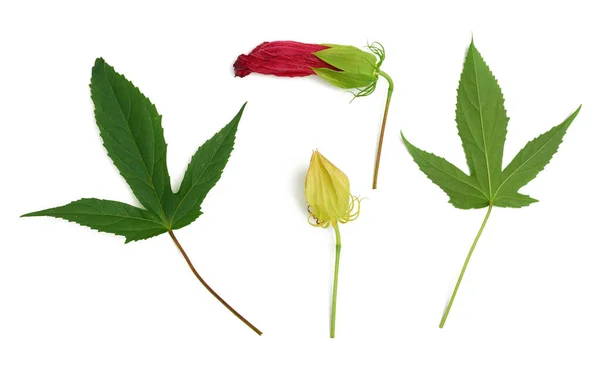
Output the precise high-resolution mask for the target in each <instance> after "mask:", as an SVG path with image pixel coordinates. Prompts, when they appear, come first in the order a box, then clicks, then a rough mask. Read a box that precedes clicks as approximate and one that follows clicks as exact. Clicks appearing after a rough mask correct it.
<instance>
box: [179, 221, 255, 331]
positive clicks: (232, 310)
mask: <svg viewBox="0 0 600 366" xmlns="http://www.w3.org/2000/svg"><path fill="white" fill-rule="evenodd" d="M169 235H170V236H171V239H173V242H174V243H175V245H176V246H177V249H179V251H180V252H181V255H183V258H184V259H185V261H186V262H187V264H188V266H190V269H191V270H192V272H194V275H195V276H196V278H197V279H198V281H200V283H201V284H202V285H204V287H205V288H206V289H207V290H208V292H210V293H211V294H212V295H213V296H214V297H216V298H217V300H219V302H221V304H223V306H225V307H226V308H227V309H228V310H229V311H231V312H232V313H233V315H235V316H237V317H238V319H240V320H241V321H243V322H244V323H245V324H246V325H247V326H249V327H250V328H251V329H252V330H253V331H255V332H256V334H258V335H262V332H261V331H260V330H259V329H258V328H257V327H255V326H254V325H252V323H250V322H249V321H248V320H246V318H244V317H243V316H242V315H241V314H240V313H238V312H237V311H235V309H234V308H232V307H231V306H230V305H229V304H228V303H227V302H225V300H223V299H222V298H221V296H219V295H218V294H217V293H216V292H215V291H214V290H213V289H212V288H210V286H209V285H208V284H207V283H206V282H205V281H204V279H202V277H201V276H200V274H199V273H198V271H196V268H194V265H193V264H192V261H190V258H189V257H188V256H187V254H186V252H185V250H183V247H182V246H181V244H179V241H178V240H177V238H176V237H175V234H173V231H172V230H169Z"/></svg>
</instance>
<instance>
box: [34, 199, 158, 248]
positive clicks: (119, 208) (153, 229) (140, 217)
mask: <svg viewBox="0 0 600 366" xmlns="http://www.w3.org/2000/svg"><path fill="white" fill-rule="evenodd" d="M31 216H52V217H57V218H61V219H65V220H68V221H71V222H76V223H78V224H79V225H83V226H87V227H90V228H92V229H95V230H98V231H102V232H105V233H112V234H117V235H122V236H124V237H125V238H126V243H128V242H130V241H132V240H141V239H148V238H151V237H153V236H156V235H159V234H162V233H165V232H167V228H166V227H165V226H164V224H163V223H162V222H161V221H160V220H159V219H158V217H156V216H155V215H154V214H152V213H150V212H148V211H146V210H142V209H139V208H137V207H134V206H131V205H128V204H125V203H121V202H116V201H108V200H99V199H96V198H84V199H80V200H79V201H74V202H71V203H69V204H66V205H64V206H60V207H55V208H50V209H47V210H42V211H37V212H32V213H28V214H25V215H23V217H31Z"/></svg>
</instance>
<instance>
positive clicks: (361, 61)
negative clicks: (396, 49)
mask: <svg viewBox="0 0 600 366" xmlns="http://www.w3.org/2000/svg"><path fill="white" fill-rule="evenodd" d="M323 46H327V47H329V48H326V49H324V50H321V51H317V52H315V53H314V55H315V56H317V57H318V58H319V59H321V60H322V61H324V62H326V63H327V64H329V65H331V66H332V67H335V68H337V69H338V70H333V69H329V68H314V69H313V71H314V72H315V74H317V75H318V76H320V77H321V78H323V79H324V80H326V81H328V82H330V83H331V84H333V85H335V86H336V87H338V88H342V89H358V90H360V92H359V93H355V94H354V96H355V97H360V96H366V95H369V94H371V93H372V92H373V91H374V90H375V86H376V84H377V80H378V79H379V67H380V66H381V63H382V62H383V59H384V58H385V52H384V50H383V47H381V45H379V44H378V43H377V44H373V45H371V46H369V49H370V50H371V52H374V53H375V54H373V53H370V52H367V51H363V50H361V49H359V48H356V47H354V46H343V45H337V44H323ZM375 55H377V56H375ZM378 57H379V59H378Z"/></svg>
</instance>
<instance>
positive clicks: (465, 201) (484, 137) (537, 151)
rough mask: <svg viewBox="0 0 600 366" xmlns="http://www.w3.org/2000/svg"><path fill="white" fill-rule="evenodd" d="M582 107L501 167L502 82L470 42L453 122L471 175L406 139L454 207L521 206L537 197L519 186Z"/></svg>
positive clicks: (555, 146)
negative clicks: (527, 193) (523, 190)
mask: <svg viewBox="0 0 600 366" xmlns="http://www.w3.org/2000/svg"><path fill="white" fill-rule="evenodd" d="M580 108H581V107H579V109H577V110H576V111H575V112H574V113H573V114H572V115H571V116H570V117H569V118H567V119H566V120H565V121H564V122H563V123H562V124H560V125H558V126H556V127H554V128H552V129H550V130H549V131H548V132H546V133H544V134H542V135H540V136H539V137H537V138H536V139H534V140H532V141H530V142H529V143H528V144H527V145H526V146H525V147H524V148H523V149H522V150H521V151H520V152H519V153H518V154H517V156H515V158H514V159H513V161H512V162H511V163H510V164H508V166H507V167H506V168H505V169H504V171H503V170H502V158H503V154H504V143H505V140H506V133H507V126H508V117H507V115H506V110H505V109H504V97H503V95H502V91H501V90H500V86H499V85H498V82H497V81H496V79H495V77H494V75H493V74H492V72H491V70H490V69H489V67H488V66H487V65H486V63H485V61H484V60H483V58H482V57H481V54H480V53H479V51H477V49H476V48H475V45H474V44H473V43H471V45H470V46H469V50H468V51H467V56H466V59H465V63H464V67H463V71H462V74H461V77H460V82H459V86H458V95H457V102H456V125H457V128H458V134H459V136H460V138H461V140H462V145H463V149H464V152H465V156H466V158H467V165H468V167H469V173H470V174H469V175H468V176H467V175H466V174H465V173H463V172H462V171H461V170H460V169H458V168H457V167H456V166H454V165H452V164H451V163H449V162H447V161H446V160H444V159H442V158H440V157H437V156H435V155H433V154H430V153H427V152H425V151H423V150H420V149H418V148H417V147H415V146H413V145H412V144H410V143H409V142H408V141H407V140H406V139H405V138H404V135H403V136H402V138H403V140H404V144H405V145H406V147H407V149H408V151H409V152H410V154H411V155H412V157H413V159H414V160H415V162H416V163H417V165H419V168H421V170H422V171H423V172H424V173H425V174H426V175H427V176H428V177H429V178H430V179H431V180H432V181H433V182H434V183H435V184H437V185H438V186H440V187H441V188H442V189H443V190H444V191H445V192H446V193H447V194H448V196H449V197H450V203H452V204H453V205H454V206H455V207H457V208H462V209H465V208H481V207H486V206H500V207H515V208H516V207H524V206H528V205H530V204H532V203H534V202H537V200H536V199H534V198H531V197H529V196H527V195H523V194H521V193H519V192H518V190H519V189H520V188H521V187H523V186H524V185H525V184H527V183H528V182H530V181H531V180H532V179H533V178H535V177H536V175H537V174H538V173H539V172H540V171H542V170H543V169H544V167H545V166H546V165H547V164H548V163H549V162H550V159H551V158H552V156H553V155H554V153H555V152H556V151H557V150H558V146H559V145H560V143H561V142H562V138H563V136H564V135H565V133H566V131H567V128H568V127H569V126H570V125H571V123H572V122H573V120H574V119H575V117H576V116H577V114H578V113H579V110H580Z"/></svg>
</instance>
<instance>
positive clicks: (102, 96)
mask: <svg viewBox="0 0 600 366" xmlns="http://www.w3.org/2000/svg"><path fill="white" fill-rule="evenodd" d="M90 88H91V92H92V100H93V102H94V107H95V116H96V123H97V125H98V128H99V129H100V136H101V137H102V140H103V142H104V146H105V148H106V151H107V152H108V156H109V157H110V158H111V159H112V161H113V163H114V164H115V166H116V167H117V169H118V170H119V172H120V173H121V175H122V176H123V178H124V179H125V181H126V182H127V184H129V187H130V188H131V190H132V192H133V194H134V195H135V197H136V198H137V199H138V201H139V202H140V203H141V204H142V206H143V207H144V208H145V209H141V208H138V207H134V206H131V205H128V204H125V203H121V202H116V201H108V200H100V199H95V198H87V199H81V200H78V201H75V202H71V203H69V204H67V205H65V206H60V207H55V208H50V209H46V210H41V211H37V212H32V213H29V214H25V215H23V216H24V217H30V216H52V217H58V218H62V219H65V220H69V221H72V222H76V223H78V224H80V225H84V226H88V227H90V228H92V229H96V230H98V231H103V232H107V233H112V234H116V235H121V236H124V237H125V239H126V242H130V241H134V240H141V239H147V238H150V237H153V236H156V235H159V234H162V233H165V232H167V231H169V230H175V229H179V228H182V227H184V226H186V225H189V224H190V223H192V222H193V221H194V220H195V219H196V218H198V217H199V216H200V214H201V212H200V205H201V203H202V201H203V200H204V198H205V197H206V195H207V194H208V192H209V191H210V190H211V188H212V187H214V185H215V184H216V183H217V181H218V180H219V178H220V177H221V174H222V172H223V169H224V168H225V165H226V164H227V161H228V159H229V156H230V154H231V152H232V150H233V145H234V140H235V133H236V131H237V126H238V124H239V121H240V118H241V116H242V113H243V111H244V107H245V104H244V105H243V106H242V108H241V109H240V111H239V112H238V114H237V115H236V116H235V117H234V118H233V120H232V121H231V122H230V123H229V124H227V125H226V126H225V127H224V128H223V129H222V130H221V131H220V132H218V133H217V134H216V135H214V136H213V137H212V138H211V139H209V140H208V141H206V142H205V143H204V144H203V145H202V146H201V147H200V148H199V149H198V151H197V152H196V153H195V154H194V156H193V157H192V160H191V163H190V164H189V166H188V168H187V171H186V172H185V175H184V178H183V181H182V184H181V189H180V190H179V192H178V193H177V194H174V193H173V191H172V188H171V181H170V178H169V172H168V169H167V164H166V158H167V144H166V143H165V139H164V135H163V129H162V125H161V116H160V115H159V114H158V112H157V110H156V107H154V105H153V104H152V103H151V102H150V100H149V99H148V98H146V97H145V96H144V95H143V94H142V93H141V92H140V90H139V89H138V88H137V87H135V86H134V85H133V84H132V83H131V82H130V81H129V80H127V79H126V78H125V77H124V76H123V75H121V74H118V73H117V72H115V70H114V68H113V67H112V66H110V65H108V64H107V63H106V62H105V61H104V60H103V59H101V58H99V59H97V60H96V63H95V65H94V67H93V69H92V81H91V84H90Z"/></svg>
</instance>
